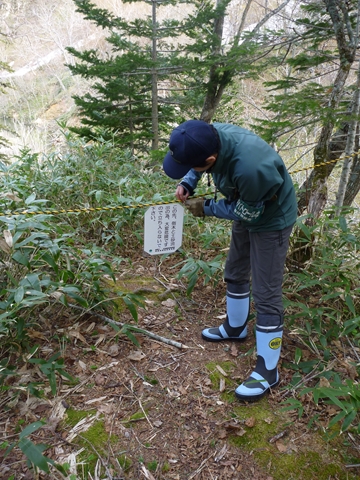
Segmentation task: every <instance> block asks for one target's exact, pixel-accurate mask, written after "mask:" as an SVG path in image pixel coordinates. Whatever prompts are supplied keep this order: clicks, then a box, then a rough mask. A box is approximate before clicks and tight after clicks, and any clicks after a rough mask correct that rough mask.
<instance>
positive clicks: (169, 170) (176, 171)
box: [163, 152, 191, 180]
mask: <svg viewBox="0 0 360 480" xmlns="http://www.w3.org/2000/svg"><path fill="white" fill-rule="evenodd" d="M163 169H164V172H165V173H166V175H167V176H168V177H170V178H173V179H174V180H179V179H180V178H183V177H184V176H185V175H186V174H187V173H188V171H189V170H191V166H189V165H182V164H181V163H176V162H175V160H174V159H173V157H172V155H171V153H170V152H168V154H167V155H166V157H165V158H164V162H163Z"/></svg>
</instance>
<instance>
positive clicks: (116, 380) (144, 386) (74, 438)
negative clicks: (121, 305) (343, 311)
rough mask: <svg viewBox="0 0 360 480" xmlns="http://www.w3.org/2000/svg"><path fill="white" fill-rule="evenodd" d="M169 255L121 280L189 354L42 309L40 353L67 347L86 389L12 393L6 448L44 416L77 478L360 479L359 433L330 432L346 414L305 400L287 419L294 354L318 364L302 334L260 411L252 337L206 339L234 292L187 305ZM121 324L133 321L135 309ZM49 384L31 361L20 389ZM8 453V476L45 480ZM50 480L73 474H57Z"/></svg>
mask: <svg viewBox="0 0 360 480" xmlns="http://www.w3.org/2000/svg"><path fill="white" fill-rule="evenodd" d="M169 259H170V260H169ZM169 259H167V260H166V261H164V262H160V261H159V259H157V258H154V257H146V256H142V255H138V258H137V259H135V260H134V261H133V262H132V265H131V266H127V267H124V268H122V271H121V272H119V274H118V277H117V284H116V288H119V289H124V288H126V289H127V290H128V291H133V292H135V293H141V294H142V295H143V296H144V299H145V300H144V308H141V307H140V308H139V309H138V313H139V319H138V324H137V326H138V327H140V328H143V329H145V330H147V331H150V332H152V333H155V334H157V335H160V336H162V337H166V338H168V339H171V340H172V341H175V342H179V343H180V344H181V345H182V348H179V346H177V347H176V346H172V345H168V344H166V343H164V342H162V341H159V340H154V339H152V338H149V337H148V336H146V335H143V334H139V333H136V338H137V340H138V342H139V346H136V345H135V344H134V343H133V342H131V341H130V340H129V339H128V337H127V336H126V335H124V334H120V335H119V333H117V332H116V331H115V330H114V329H113V327H112V326H111V324H109V323H108V322H107V321H106V320H105V321H104V319H99V318H98V317H97V316H92V315H89V314H86V315H83V314H82V315H80V314H79V312H78V311H76V310H74V311H70V310H69V309H66V310H65V309H63V308H60V309H59V311H58V312H57V314H56V318H54V307H52V308H51V310H50V309H49V311H48V313H47V312H46V311H45V312H42V315H41V325H37V326H34V328H33V329H32V330H30V331H29V332H28V334H29V337H30V339H32V341H33V342H34V343H36V344H38V345H39V352H38V354H37V356H38V357H40V356H41V357H42V358H44V357H45V358H46V357H49V356H51V355H53V354H54V353H56V352H58V351H61V352H62V357H63V358H64V368H65V370H66V371H67V372H68V373H69V374H70V375H72V376H73V377H75V378H76V379H77V383H76V384H72V385H69V383H68V382H67V380H66V379H65V378H62V379H61V378H60V377H59V376H57V381H58V386H57V396H55V397H53V396H52V394H51V391H50V388H48V389H47V390H46V392H45V393H46V394H45V396H43V397H41V398H36V397H34V396H27V394H26V392H25V391H24V393H23V394H21V395H20V396H19V397H18V400H17V402H14V403H12V404H10V403H9V398H8V397H6V395H7V393H6V392H3V393H2V397H1V399H0V400H1V404H2V406H3V407H5V408H3V412H2V413H1V414H0V424H1V425H2V427H1V431H2V433H1V437H2V442H5V441H9V442H11V441H12V439H14V438H15V434H16V433H18V432H19V431H21V430H22V428H24V426H26V425H28V424H30V423H32V422H35V421H38V420H40V419H45V420H46V425H45V426H44V427H43V428H41V429H39V430H38V431H37V432H35V433H34V434H33V435H32V436H31V439H32V441H33V442H34V443H36V444H39V443H44V444H46V445H48V446H50V447H49V448H47V449H46V450H45V451H44V455H46V456H48V457H50V458H51V459H53V460H54V461H56V462H58V463H60V464H64V463H68V464H69V465H70V472H69V476H68V477H66V478H69V479H70V478H72V479H77V478H79V479H81V478H89V479H90V478H93V479H96V478H97V479H112V480H120V479H131V480H140V479H149V480H153V479H156V480H161V479H174V480H191V479H195V480H215V479H217V480H220V479H221V480H226V479H238V480H242V479H244V480H248V479H253V480H282V479H285V480H290V479H311V480H313V479H317V480H322V479H324V480H325V479H326V480H330V479H333V480H335V479H355V478H360V477H359V476H357V474H360V469H359V466H357V467H354V465H356V464H359V463H360V459H359V456H360V455H359V453H360V452H359V445H358V444H357V442H356V439H355V438H354V436H353V435H351V434H347V433H346V432H345V433H344V434H343V435H341V436H337V437H335V438H334V439H332V440H329V439H327V438H326V437H325V435H324V431H323V429H322V428H321V425H326V424H327V422H328V420H329V418H331V417H332V416H333V415H335V414H336V413H337V412H336V409H334V407H333V406H331V405H324V404H320V405H319V406H318V407H315V406H314V403H313V402H310V401H309V402H307V401H306V398H304V399H303V401H304V405H305V407H304V413H303V415H302V416H301V417H300V418H299V415H298V412H297V411H295V410H292V411H284V405H283V402H285V401H286V400H288V399H289V398H292V397H293V392H292V391H291V390H290V389H289V388H286V387H287V385H288V384H289V382H290V381H291V379H292V376H293V374H294V370H292V369H291V363H292V362H293V360H294V355H295V349H296V348H301V349H302V350H303V356H304V357H305V358H311V356H312V353H311V352H310V351H306V348H305V347H304V344H303V343H302V342H301V341H300V340H299V339H298V337H297V336H296V334H293V332H291V331H286V333H285V335H284V343H283V349H282V356H281V383H280V385H279V387H277V388H276V389H274V390H273V391H272V392H271V393H270V394H269V395H268V396H267V397H265V398H263V399H262V400H261V401H260V402H258V403H254V404H246V403H245V404H244V403H240V402H239V401H238V400H236V398H235V396H234V393H233V392H234V389H235V388H236V386H237V385H238V384H239V383H241V381H242V380H244V379H246V378H247V376H248V375H249V373H251V371H252V368H253V366H254V362H255V356H254V355H255V351H254V335H253V329H252V328H250V329H249V335H248V337H247V339H246V341H245V342H243V343H230V342H224V343H218V344H217V343H207V342H205V341H203V340H202V339H201V330H202V329H203V328H205V327H207V326H215V325H218V324H220V323H221V322H222V319H223V318H224V314H225V285H224V284H219V285H218V286H217V288H216V289H214V288H213V287H212V286H204V285H202V284H198V285H197V286H196V288H195V289H194V291H193V293H192V295H191V296H190V297H188V296H186V288H185V286H184V285H183V284H182V283H181V282H180V281H179V280H178V279H177V278H176V273H177V271H178V268H173V266H174V264H176V263H177V262H178V261H179V258H176V255H173V256H171V257H169ZM113 319H114V320H115V321H118V322H122V323H125V324H134V321H133V320H132V318H131V315H130V313H129V311H128V310H127V309H124V310H122V311H121V314H118V317H117V318H114V317H113ZM43 379H44V375H43V373H41V372H40V370H39V368H38V366H36V365H33V364H29V363H26V362H24V367H23V369H22V371H21V378H17V379H16V381H15V380H13V382H15V384H17V385H24V384H29V383H31V382H33V383H36V382H41V381H42V380H43ZM59 382H60V383H59ZM311 384H312V383H311V379H309V381H308V383H306V385H307V386H311ZM13 386H14V385H13ZM24 390H25V389H24ZM314 415H317V420H316V422H313V423H312V424H311V425H310V427H309V422H310V420H311V418H312V417H313V416H314ZM310 423H311V422H310ZM0 443H1V440H0ZM4 453H5V449H4V448H3V449H0V459H1V460H2V463H1V465H0V478H1V479H15V480H16V479H32V478H38V477H36V475H35V474H34V472H32V471H31V470H29V468H28V466H27V463H26V459H25V457H24V456H23V455H22V453H21V452H20V450H19V449H17V448H14V449H13V450H12V452H11V453H10V454H9V455H8V456H7V457H6V458H3V457H4ZM356 459H358V461H357V460H356ZM71 472H72V473H73V476H72V477H70V473H71ZM39 478H49V479H51V478H65V477H60V476H59V474H57V473H55V472H54V471H53V472H52V473H48V474H41V475H40V477H39Z"/></svg>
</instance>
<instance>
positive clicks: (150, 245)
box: [144, 203, 184, 255]
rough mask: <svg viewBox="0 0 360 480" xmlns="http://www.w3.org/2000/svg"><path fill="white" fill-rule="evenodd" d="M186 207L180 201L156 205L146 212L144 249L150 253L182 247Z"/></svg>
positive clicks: (166, 251)
mask: <svg viewBox="0 0 360 480" xmlns="http://www.w3.org/2000/svg"><path fill="white" fill-rule="evenodd" d="M183 221H184V208H183V207H182V206H181V205H180V204H178V203H171V204H169V205H154V206H152V207H150V208H149V209H148V210H146V212H145V221H144V250H145V252H146V253H149V254H150V255H161V254H163V253H173V252H176V250H177V249H178V248H180V247H181V243H182V232H183Z"/></svg>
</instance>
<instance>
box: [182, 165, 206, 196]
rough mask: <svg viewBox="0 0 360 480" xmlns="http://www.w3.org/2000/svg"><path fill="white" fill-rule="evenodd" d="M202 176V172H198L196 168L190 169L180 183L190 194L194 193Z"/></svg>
mask: <svg viewBox="0 0 360 480" xmlns="http://www.w3.org/2000/svg"><path fill="white" fill-rule="evenodd" d="M201 176H202V172H196V171H195V170H192V169H191V170H190V171H189V172H188V173H187V174H186V175H185V177H184V178H183V179H182V180H181V182H180V183H179V185H182V186H183V187H184V188H185V189H186V190H187V191H188V192H189V193H190V195H194V193H195V188H196V186H197V184H198V181H199V180H200V178H201Z"/></svg>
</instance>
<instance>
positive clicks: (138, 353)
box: [127, 350, 146, 362]
mask: <svg viewBox="0 0 360 480" xmlns="http://www.w3.org/2000/svg"><path fill="white" fill-rule="evenodd" d="M145 356H146V355H145V353H143V352H142V351H141V350H135V351H134V352H131V353H130V355H128V357H127V358H128V359H129V360H134V362H140V361H141V360H142V359H143V358H145Z"/></svg>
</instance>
